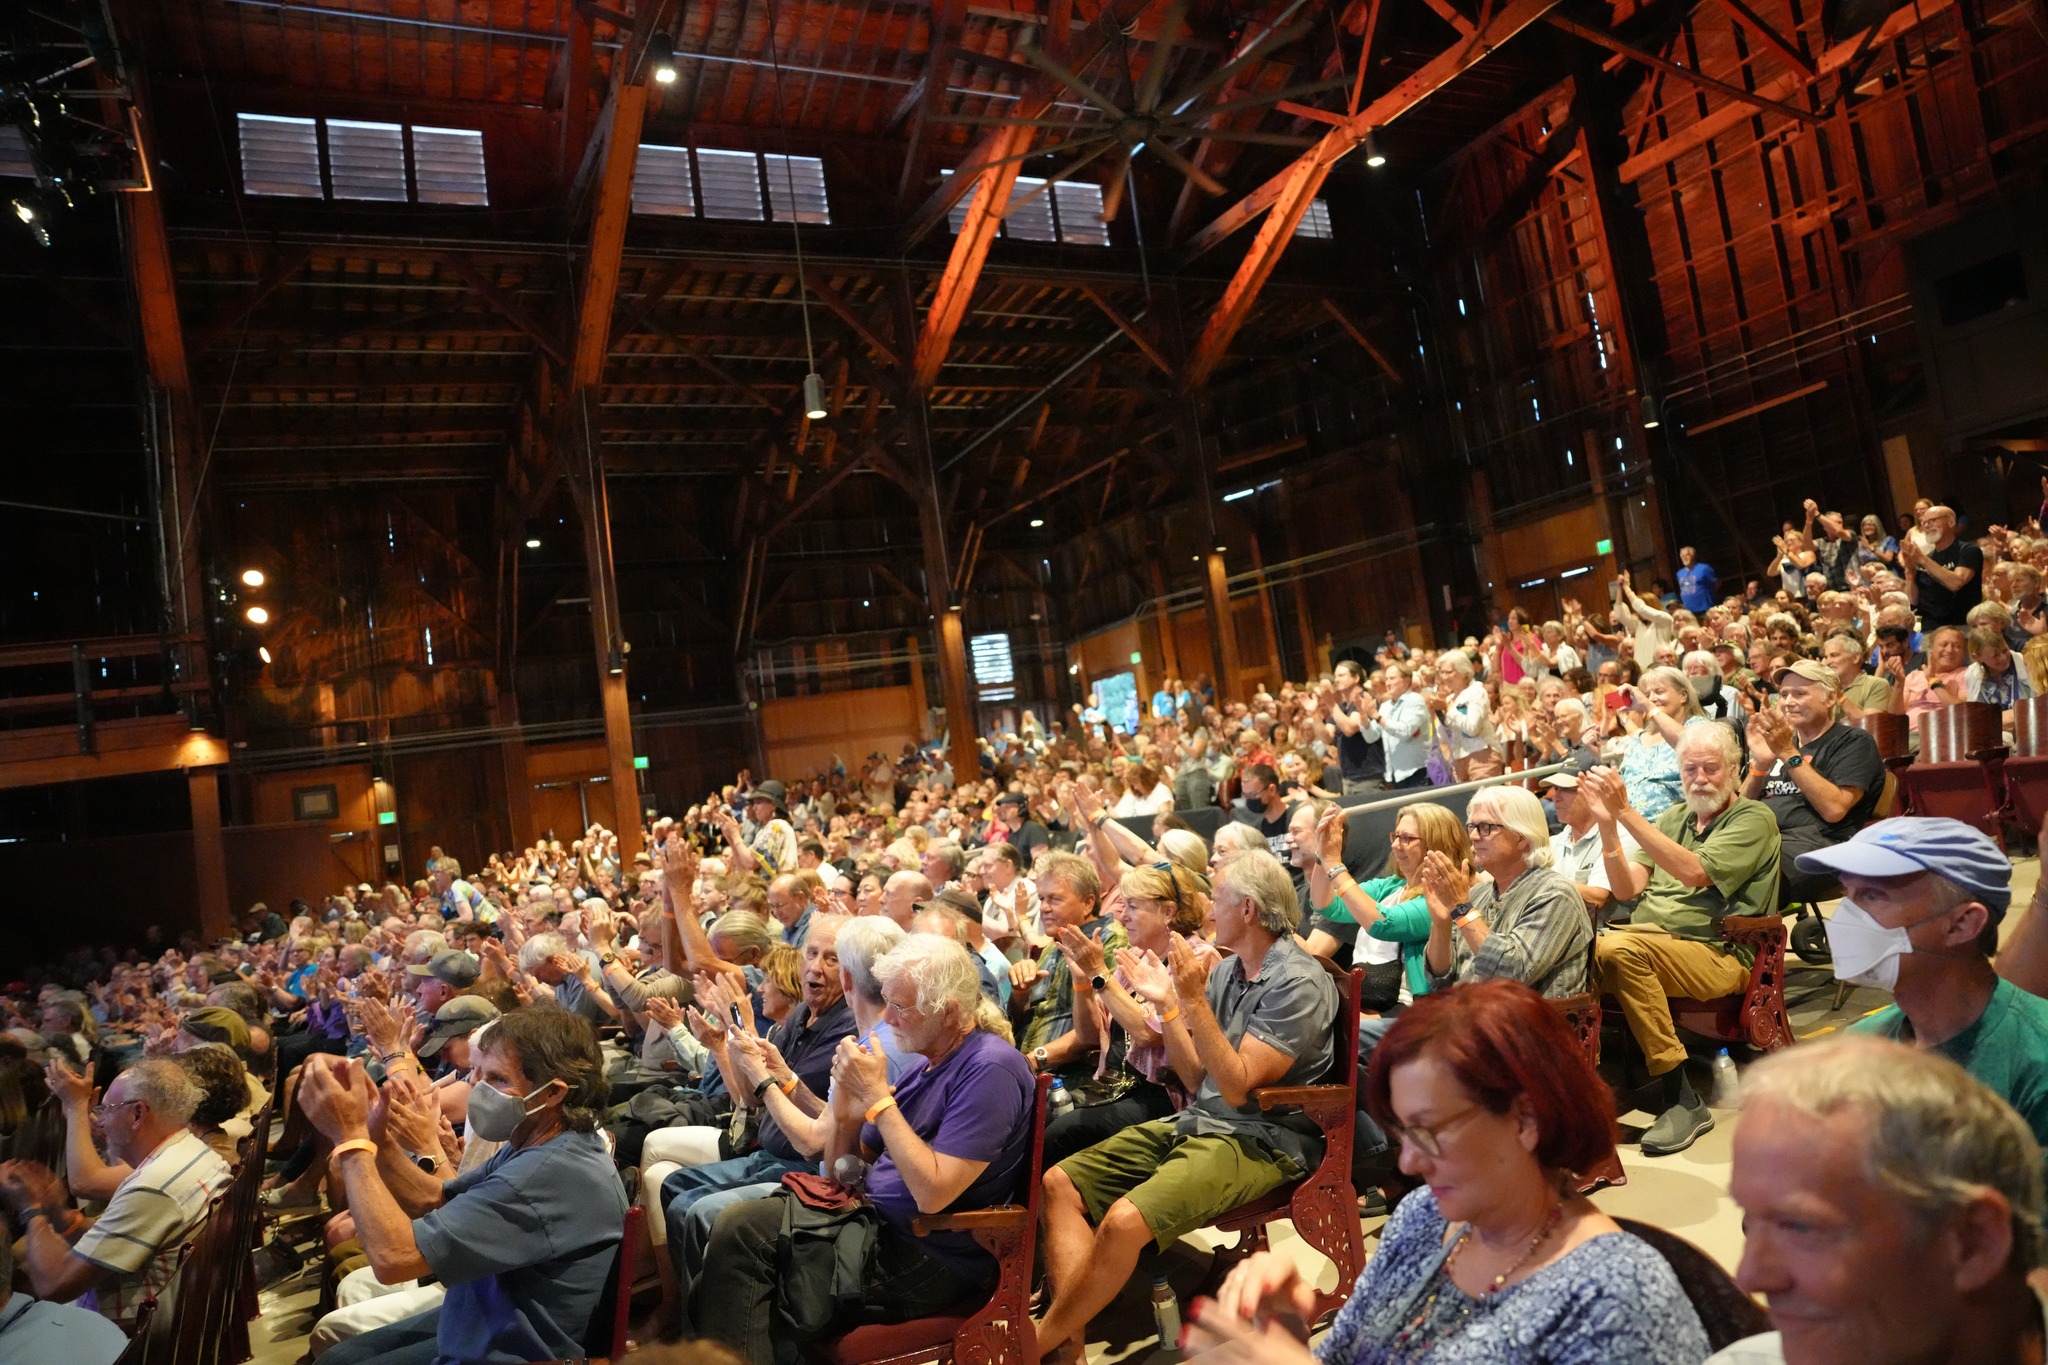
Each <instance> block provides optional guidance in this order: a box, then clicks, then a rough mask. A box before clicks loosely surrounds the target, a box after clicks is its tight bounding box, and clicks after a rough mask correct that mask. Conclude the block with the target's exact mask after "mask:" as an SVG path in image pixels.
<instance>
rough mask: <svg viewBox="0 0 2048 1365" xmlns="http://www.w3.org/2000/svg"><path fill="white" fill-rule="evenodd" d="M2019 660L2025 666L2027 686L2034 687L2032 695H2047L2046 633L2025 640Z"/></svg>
mask: <svg viewBox="0 0 2048 1365" xmlns="http://www.w3.org/2000/svg"><path fill="white" fill-rule="evenodd" d="M2020 662H2021V664H2023V665H2024V666H2025V667H2026V670H2027V686H2029V687H2031V688H2033V689H2034V695H2035V696H2037V697H2048V635H2036V636H2035V637H2034V638H2033V639H2031V640H2029V641H2027V648H2026V652H2025V653H2024V654H2022V655H2020Z"/></svg>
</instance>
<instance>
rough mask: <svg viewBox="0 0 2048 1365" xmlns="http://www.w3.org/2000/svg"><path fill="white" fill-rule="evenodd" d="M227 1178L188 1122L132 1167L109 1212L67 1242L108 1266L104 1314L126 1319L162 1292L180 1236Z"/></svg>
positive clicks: (187, 1233) (192, 1227) (195, 1226)
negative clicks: (147, 1157)
mask: <svg viewBox="0 0 2048 1365" xmlns="http://www.w3.org/2000/svg"><path fill="white" fill-rule="evenodd" d="M228 1181H229V1174H228V1167H227V1163H226V1162H224V1161H222V1160H221V1159H220V1158H219V1157H218V1156H216V1155H215V1154H214V1153H213V1150H212V1149H211V1148H209V1147H208V1146H207V1145H206V1144H205V1143H204V1142H201V1141H200V1140H199V1139H198V1138H196V1137H194V1136H192V1134H191V1132H190V1131H189V1130H185V1129H180V1130H179V1131H178V1133H177V1134H176V1135H175V1136H172V1137H169V1138H166V1139H165V1140H164V1141H163V1143H162V1144H161V1145H160V1146H159V1147H158V1148H157V1149H156V1150H155V1151H154V1152H151V1153H150V1154H149V1159H148V1160H146V1161H144V1162H143V1163H142V1164H141V1165H140V1166H138V1167H136V1168H135V1169H134V1170H133V1171H131V1172H129V1174H128V1178H127V1179H125V1180H123V1181H122V1182H121V1184H120V1186H119V1188H117V1189H116V1190H115V1191H114V1197H113V1198H112V1199H110V1200H108V1201H107V1208H106V1212H104V1213H102V1214H101V1215H100V1216H99V1221H98V1222H96V1223H94V1224H93V1225H92V1226H91V1227H89V1228H87V1229H86V1231H85V1235H84V1236H82V1237H80V1238H79V1239H78V1241H77V1242H76V1243H75V1244H74V1245H73V1246H72V1248H71V1249H72V1251H74V1252H75V1253H77V1254H78V1255H80V1256H83V1257H84V1258H85V1259H86V1260H88V1261H91V1262H92V1263H93V1264H94V1265H96V1266H99V1267H100V1268H101V1269H103V1270H107V1271H110V1272H112V1273H113V1279H112V1280H110V1281H103V1282H102V1284H101V1286H100V1288H99V1290H98V1291H97V1298H96V1305H95V1306H96V1307H98V1309H99V1311H100V1312H101V1313H102V1314H104V1315H105V1316H107V1317H109V1318H112V1319H113V1320H114V1321H115V1322H117V1323H120V1324H122V1325H124V1326H125V1325H127V1324H128V1323H130V1322H132V1321H133V1320H134V1318H135V1310H136V1308H137V1306H138V1305H140V1304H141V1302H142V1300H143V1299H144V1298H146V1297H148V1296H149V1295H152V1294H160V1293H162V1292H163V1289H164V1286H165V1285H167V1284H169V1283H170V1282H171V1277H172V1276H173V1275H175V1274H176V1273H177V1271H178V1258H179V1257H180V1256H181V1255H182V1254H183V1251H184V1245H185V1243H186V1242H187V1241H188V1240H190V1238H191V1237H192V1235H193V1234H194V1233H195V1232H197V1231H198V1230H199V1225H200V1224H201V1223H203V1222H205V1221H206V1210H207V1206H208V1204H210V1203H211V1202H212V1200H213V1198H214V1196H216V1195H218V1194H220V1193H222V1192H223V1191H225V1190H226V1189H227V1187H228Z"/></svg>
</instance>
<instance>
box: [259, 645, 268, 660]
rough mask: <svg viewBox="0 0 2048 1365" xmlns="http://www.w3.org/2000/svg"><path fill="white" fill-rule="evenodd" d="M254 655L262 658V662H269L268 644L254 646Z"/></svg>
mask: <svg viewBox="0 0 2048 1365" xmlns="http://www.w3.org/2000/svg"><path fill="white" fill-rule="evenodd" d="M256 657H257V658H259V659H261V660H263V662H264V663H269V662H270V646H269V645H258V646H256Z"/></svg>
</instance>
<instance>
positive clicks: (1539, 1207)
mask: <svg viewBox="0 0 2048 1365" xmlns="http://www.w3.org/2000/svg"><path fill="white" fill-rule="evenodd" d="M1365 1104H1366V1109H1367V1110H1368V1112H1370V1113H1371V1114H1372V1116H1373V1118H1374V1119H1375V1120H1376V1121H1378V1123H1379V1124H1380V1126H1381V1127H1383V1128H1384V1129H1386V1131H1387V1133H1388V1134H1389V1135H1390V1136H1391V1137H1392V1138H1393V1139H1394V1140H1395V1141H1396V1142H1398V1143H1399V1144H1400V1149H1401V1169H1402V1170H1404V1171H1406V1172H1407V1173H1408V1174H1410V1175H1412V1176H1414V1177H1416V1178H1417V1179H1419V1180H1421V1181H1423V1182H1424V1187H1423V1188H1422V1189H1418V1190H1416V1191H1415V1192H1414V1193H1413V1194H1411V1195H1409V1196H1408V1197H1407V1198H1406V1199H1404V1200H1403V1201H1402V1202H1401V1205H1400V1207H1399V1208H1397V1209H1396V1210H1395V1211H1394V1216H1393V1217H1392V1218H1391V1219H1389V1220H1388V1222H1387V1227H1386V1232H1385V1235H1384V1237H1383V1238H1382V1240H1381V1242H1380V1249H1379V1251H1378V1253H1377V1254H1376V1255H1374V1257H1373V1258H1372V1260H1371V1261H1369V1262H1367V1264H1366V1267H1365V1273H1364V1274H1362V1275H1360V1276H1359V1277H1358V1283H1357V1285H1356V1286H1354V1287H1353V1289H1352V1292H1351V1298H1350V1300H1349V1301H1348V1302H1347V1303H1346V1304H1345V1305H1344V1307H1343V1308H1342V1309H1341V1310H1340V1311H1339V1312H1338V1314H1337V1320H1336V1322H1335V1324H1334V1325H1333V1326H1332V1328H1331V1330H1330V1334H1329V1336H1328V1337H1327V1338H1325V1339H1324V1341H1323V1342H1322V1344H1321V1345H1320V1346H1319V1347H1318V1348H1317V1349H1316V1351H1315V1352H1314V1354H1313V1355H1311V1353H1310V1351H1309V1348H1308V1346H1307V1345H1306V1344H1305V1342H1306V1339H1307V1335H1308V1333H1307V1330H1306V1328H1305V1327H1304V1326H1303V1319H1304V1318H1305V1317H1306V1316H1307V1314H1308V1312H1309V1310H1310V1307H1311V1305H1312V1298H1311V1290H1312V1286H1311V1285H1310V1283H1309V1282H1308V1281H1306V1280H1304V1279H1303V1278H1302V1277H1301V1274H1300V1272H1299V1270H1297V1269H1296V1266H1295V1263H1294V1262H1293V1261H1292V1260H1290V1259H1289V1258H1287V1257H1284V1256H1278V1255H1274V1254H1272V1253H1270V1252H1268V1253H1262V1254H1260V1255H1257V1256H1253V1257H1252V1258H1251V1259H1250V1260H1248V1261H1246V1262H1245V1263H1244V1264H1243V1265H1241V1266H1239V1267H1238V1268H1237V1270H1236V1271H1234V1272H1233V1273H1232V1274H1231V1276H1230V1278H1229V1279H1228V1280H1226V1281H1225V1282H1224V1285H1223V1289H1222V1292H1221V1293H1220V1294H1218V1296H1217V1298H1216V1300H1215V1302H1213V1303H1203V1304H1198V1305H1197V1306H1196V1310H1195V1315H1194V1321H1193V1323H1192V1326H1191V1335H1190V1340H1191V1342H1192V1343H1194V1344H1198V1345H1201V1346H1209V1345H1216V1346H1219V1347H1221V1348H1222V1349H1221V1350H1219V1353H1218V1354H1219V1356H1227V1357H1228V1358H1229V1359H1231V1360H1233V1361H1239V1360H1241V1361H1247V1362H1258V1365H1295V1363H1296V1362H1299V1365H1308V1362H1310V1361H1312V1360H1313V1361H1319V1362H1321V1365H1382V1362H1386V1363H1387V1365H1391V1363H1392V1362H1395V1361H1428V1362H1430V1365H1482V1363H1483V1365H1501V1363H1502V1362H1515V1365H1521V1363H1522V1362H1530V1363H1531V1365H1533V1363H1534V1362H1546V1363H1549V1365H1610V1362H1616V1361H1627V1362H1630V1365H1699V1363H1700V1362H1701V1361H1703V1360H1705V1359H1706V1357H1707V1350H1708V1347H1707V1337H1706V1332H1705V1331H1704V1330H1703V1329H1702V1328H1701V1326H1700V1321H1699V1317H1698V1315H1697V1314H1695V1313H1694V1312H1693V1309H1692V1305H1691V1303H1690V1302H1688V1301H1687V1299H1686V1297H1685V1293H1684V1291H1683V1290H1682V1289H1680V1288H1679V1284H1678V1279H1677V1277H1676V1276H1675V1275H1673V1274H1672V1272H1671V1268H1670V1266H1669V1265H1667V1264H1666V1263H1665V1261H1664V1259H1663V1258H1662V1257H1661V1256H1659V1255H1658V1254H1657V1252H1656V1251H1654V1250H1653V1249H1651V1247H1650V1246H1648V1245H1647V1244H1646V1243H1644V1242H1643V1241H1641V1240H1640V1239H1638V1238H1636V1237H1634V1236H1632V1235H1630V1234H1629V1233H1626V1232H1623V1231H1622V1230H1621V1229H1620V1227H1618V1226H1617V1225H1616V1224H1615V1222H1614V1220H1613V1219H1611V1218H1609V1217H1608V1216H1607V1215H1606V1214H1604V1213H1602V1212H1600V1210H1598V1209H1596V1208H1594V1207H1593V1205H1592V1204H1591V1203H1590V1202H1588V1201H1587V1200H1586V1199H1584V1198H1583V1197H1581V1196H1578V1195H1576V1194H1574V1193H1573V1191H1574V1190H1575V1189H1576V1188H1577V1187H1578V1185H1579V1183H1580V1182H1579V1178H1578V1176H1577V1175H1575V1174H1574V1173H1575V1172H1578V1171H1585V1170H1590V1169H1591V1168H1592V1167H1593V1166H1594V1165H1595V1164H1596V1163H1598V1162H1600V1161H1601V1160H1602V1159H1604V1158H1606V1157H1609V1156H1611V1155H1613V1153H1614V1120H1613V1118H1612V1117H1611V1115H1612V1112H1613V1111H1612V1102H1611V1097H1610V1096H1609V1094H1608V1091H1607V1087H1606V1086H1605V1085H1604V1084H1603V1083H1602V1082H1601V1080H1600V1078H1599V1076H1598V1075H1597V1074H1596V1073H1595V1072H1594V1070H1593V1067H1592V1065H1591V1063H1589V1062H1588V1061H1587V1060H1586V1057H1585V1054H1584V1053H1583V1052H1581V1051H1580V1050H1579V1047H1578V1045H1577V1043H1576V1042H1575V1041H1574V1040H1573V1038H1572V1035H1571V1032H1570V1030H1569V1029H1567V1028H1566V1026H1565V1024H1564V1021H1563V1020H1562V1019H1560V1018H1559V1017H1558V1015H1557V1014H1556V1012H1555V1011H1554V1010H1552V1008H1551V1007H1550V1006H1549V1005H1548V1004H1546V1003H1545V1002H1544V1000H1543V998H1542V997H1541V996H1539V995H1537V994H1536V992H1535V991H1533V990H1531V989H1530V988H1529V987H1527V986H1525V985H1522V984H1521V983H1520V982H1517V981H1506V980H1492V981H1481V982H1474V983H1472V984H1470V985H1464V986H1459V987H1457V988H1456V989H1454V990H1450V991H1444V992H1441V993H1436V994H1431V995H1426V996H1424V997H1422V998H1421V999H1419V1000H1417V1001H1416V1002H1415V1003H1414V1004H1413V1005H1411V1006H1409V1007H1408V1008H1407V1009H1406V1010H1404V1011H1403V1012H1402V1014H1401V1017H1400V1019H1399V1020H1397V1021H1396V1022H1395V1024H1394V1026H1393V1028H1391V1029H1389V1030H1388V1032H1387V1036H1386V1038H1385V1039H1384V1040H1382V1041H1381V1043H1380V1045H1379V1046H1378V1047H1377V1048H1375V1049H1374V1050H1373V1054H1372V1066H1371V1069H1370V1071H1369V1072H1368V1073H1367V1079H1366V1089H1365Z"/></svg>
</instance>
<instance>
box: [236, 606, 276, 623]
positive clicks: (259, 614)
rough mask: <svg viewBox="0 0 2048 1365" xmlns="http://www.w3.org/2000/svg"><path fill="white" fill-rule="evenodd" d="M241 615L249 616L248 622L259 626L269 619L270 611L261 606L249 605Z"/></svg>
mask: <svg viewBox="0 0 2048 1365" xmlns="http://www.w3.org/2000/svg"><path fill="white" fill-rule="evenodd" d="M242 615H244V616H246V617H248V618H249V624H251V625H256V626H260V625H262V624H263V623H264V622H266V621H268V620H269V619H270V613H269V612H268V611H266V610H264V609H263V608H262V607H251V608H249V610H247V611H245V612H243V613H242Z"/></svg>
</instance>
